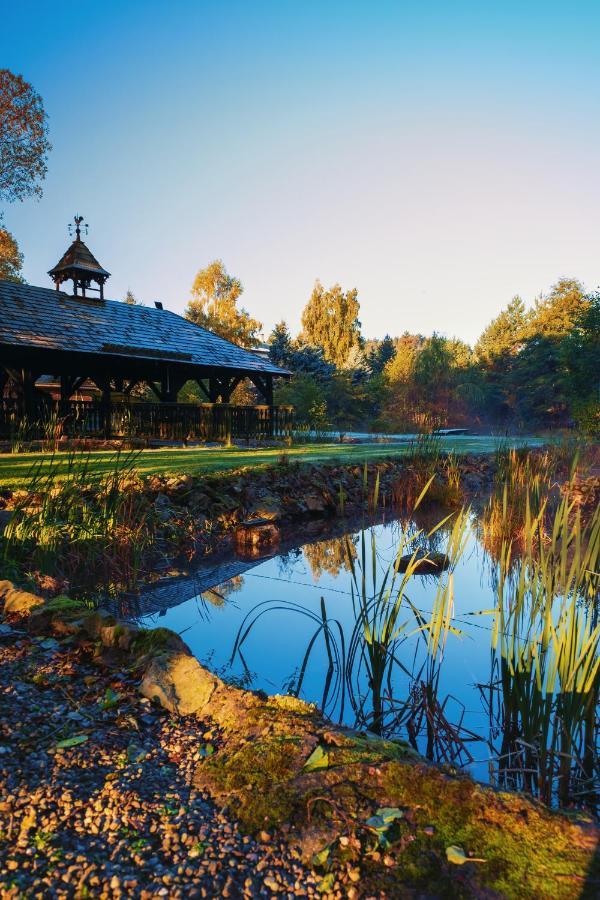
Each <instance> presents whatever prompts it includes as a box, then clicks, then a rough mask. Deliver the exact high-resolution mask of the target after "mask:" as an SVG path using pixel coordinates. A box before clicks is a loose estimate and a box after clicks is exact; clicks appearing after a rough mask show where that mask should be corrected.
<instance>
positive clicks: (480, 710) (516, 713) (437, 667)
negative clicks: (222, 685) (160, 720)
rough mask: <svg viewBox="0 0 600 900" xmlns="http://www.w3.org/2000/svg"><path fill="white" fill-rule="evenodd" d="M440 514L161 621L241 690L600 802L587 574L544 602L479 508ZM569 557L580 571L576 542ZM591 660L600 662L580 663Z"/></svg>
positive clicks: (363, 536)
mask: <svg viewBox="0 0 600 900" xmlns="http://www.w3.org/2000/svg"><path fill="white" fill-rule="evenodd" d="M439 522H440V513H439V512H438V513H437V514H436V512H435V511H431V510H428V511H427V514H426V515H425V514H420V515H419V516H413V517H404V518H401V519H396V520H394V521H391V522H386V523H383V524H378V525H375V526H372V527H370V528H365V529H360V528H356V527H355V528H352V529H350V530H349V531H348V533H347V534H345V535H340V534H334V535H333V536H332V537H330V538H327V539H323V537H322V536H319V539H318V540H316V541H313V542H312V543H306V544H304V545H302V546H300V547H290V548H289V549H287V550H286V551H285V552H283V553H280V554H279V555H277V556H276V557H273V558H272V559H268V560H264V561H261V562H260V563H259V564H256V563H253V564H252V565H248V567H247V568H246V569H245V570H244V571H243V572H238V574H236V575H234V576H233V577H232V578H230V579H227V580H226V581H225V582H224V584H221V585H218V586H215V587H214V588H211V589H206V587H205V586H204V588H203V591H202V592H201V594H200V596H202V597H203V598H204V600H205V601H207V602H205V603H204V606H203V610H204V615H203V617H202V618H200V617H199V616H198V614H197V604H198V596H199V594H198V593H196V595H195V596H194V597H193V598H191V599H189V600H187V599H185V598H184V602H182V603H181V604H179V605H177V606H172V607H171V608H169V609H167V610H165V611H164V612H162V615H161V621H160V624H161V625H167V626H168V627H171V628H174V629H175V630H177V631H179V632H182V633H184V637H185V639H186V641H187V642H188V643H189V645H190V646H191V647H192V649H193V651H194V652H195V653H196V655H197V656H198V658H199V659H200V660H201V661H203V662H205V663H206V664H207V665H209V666H210V667H211V668H212V669H214V670H215V671H217V672H218V673H219V674H220V675H221V676H222V677H225V678H227V679H229V680H232V681H234V682H235V683H237V684H242V685H243V686H245V687H253V688H260V689H262V690H265V691H267V692H268V693H275V692H282V691H283V692H288V693H291V694H294V695H295V696H299V697H302V698H304V699H307V700H310V701H312V702H315V703H317V704H318V705H319V706H320V707H321V708H322V709H323V711H324V712H325V713H326V715H327V716H329V717H330V718H331V719H333V720H335V721H339V722H343V723H346V724H348V725H350V726H353V727H358V728H363V729H369V730H372V731H376V732H378V733H380V734H383V735H385V736H388V737H394V736H396V737H402V738H403V739H405V740H407V741H409V742H410V743H411V744H412V746H413V747H415V748H416V749H418V750H419V752H421V753H423V754H424V755H425V756H427V757H428V758H429V759H431V760H435V761H437V762H440V763H444V764H447V765H451V766H455V767H466V768H468V769H470V770H471V771H472V772H473V774H474V775H475V776H476V777H478V778H481V779H485V780H491V781H493V782H494V783H497V784H499V785H500V786H503V787H511V788H519V789H522V790H528V791H530V792H531V793H533V794H535V795H537V796H539V797H540V798H541V799H543V800H545V801H546V802H552V801H553V800H555V799H556V798H557V797H560V800H561V802H563V803H565V802H574V803H577V802H581V800H582V799H583V800H585V801H586V802H588V803H590V804H592V803H593V800H594V793H595V791H596V789H597V779H598V728H597V718H596V713H597V700H598V663H597V660H598V644H599V642H600V630H598V629H597V623H596V618H595V613H594V614H592V609H593V608H594V605H593V604H591V605H590V603H589V602H588V603H587V604H585V603H584V604H582V602H581V597H580V592H579V588H578V586H577V585H575V584H574V583H572V582H571V583H570V587H569V589H568V590H567V595H568V596H567V597H566V598H565V597H562V598H561V597H560V596H558V595H557V596H556V597H555V598H554V599H552V601H551V602H550V603H549V604H548V603H546V604H544V603H542V600H541V598H542V595H543V592H544V590H545V588H544V585H543V583H542V582H543V577H545V576H544V575H543V572H541V571H540V570H539V569H535V566H533V564H532V565H531V566H530V570H531V571H529V570H528V572H525V573H524V572H523V569H522V567H521V568H519V567H516V568H515V567H514V566H513V565H512V564H511V565H505V564H504V563H505V562H507V561H505V560H503V559H502V556H501V555H500V557H499V558H496V559H494V558H493V556H492V555H490V554H489V553H488V552H487V551H486V549H485V547H484V546H483V545H482V542H481V540H480V539H479V538H480V534H481V532H480V526H479V523H478V521H477V519H476V517H474V516H472V515H470V514H468V513H467V514H464V515H463V516H462V517H461V516H460V515H458V514H456V515H454V516H452V517H451V518H449V519H448V520H447V521H446V522H445V523H444V524H442V525H441V526H439ZM436 526H438V527H436ZM338 527H339V523H338ZM599 534H600V530H599ZM559 549H560V548H556V547H555V551H557V550H559ZM436 553H437V554H444V555H445V556H447V557H448V567H447V569H446V570H445V571H442V572H436V573H434V572H431V573H429V574H427V575H423V574H420V573H419V572H418V570H417V569H416V567H415V566H412V568H411V566H410V565H409V566H408V569H406V568H405V569H404V571H401V568H400V566H398V565H397V560H398V558H399V557H403V558H406V557H408V559H409V561H410V559H411V558H412V559H414V560H417V559H418V558H419V556H420V555H422V554H430V555H432V554H436ZM566 558H567V555H566V554H565V559H566ZM568 558H569V559H570V565H571V568H572V567H573V558H574V557H573V551H571V552H570V555H569V557H568ZM230 564H231V563H230ZM589 564H590V560H589V559H587V561H586V562H585V565H586V566H588V567H589ZM565 565H566V563H565ZM555 569H556V561H554V563H553V567H552V570H553V571H554V570H555ZM536 572H537V574H536ZM534 576H535V577H534ZM557 577H558V576H557ZM560 577H566V575H565V573H563V575H562V576H560ZM536 579H537V580H536ZM552 590H555V589H554V588H552ZM211 591H212V599H211ZM578 598H579V599H578ZM515 609H518V615H517V614H515ZM207 610H208V614H207V612H206V611H207ZM548 610H550V611H549V612H548ZM544 616H545V618H544ZM143 621H144V624H146V625H151V624H153V623H154V622H156V623H157V624H158V621H157V616H156V615H151V616H146V617H143ZM544 622H546V625H547V627H548V633H549V634H550V637H548V638H547V640H546V643H545V644H543V640H542V639H543V627H544ZM549 623H551V626H552V629H554V631H553V632H552V633H550V625H549ZM569 639H570V640H571V643H570V644H569ZM569 653H570V655H571V657H572V660H571V661H572V663H573V665H572V666H571V669H569V671H567V669H568V667H566V664H565V660H566V658H567V656H568V654H569ZM583 657H585V665H586V666H587V667H588V668H587V669H585V670H583V669H582V666H583V663H582V664H581V665H579V664H578V665H575V664H574V663H575V662H576V661H577V659H580V658H581V659H583ZM582 671H583V674H582ZM553 672H554V673H555V675H554V676H552V673H553ZM569 672H571V675H569ZM573 672H574V674H573ZM580 676H581V677H580ZM569 677H572V678H574V679H575V680H574V681H572V682H569V681H568V679H569ZM553 679H554V680H553ZM584 681H585V683H584ZM565 728H566V730H567V732H568V733H565Z"/></svg>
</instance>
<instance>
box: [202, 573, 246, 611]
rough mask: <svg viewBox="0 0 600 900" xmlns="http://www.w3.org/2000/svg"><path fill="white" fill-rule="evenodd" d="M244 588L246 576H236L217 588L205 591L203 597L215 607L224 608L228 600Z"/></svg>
mask: <svg viewBox="0 0 600 900" xmlns="http://www.w3.org/2000/svg"><path fill="white" fill-rule="evenodd" d="M243 586H244V576H243V575H234V576H233V578H229V579H228V580H227V581H224V582H223V584H218V585H217V586H216V587H214V588H210V590H208V591H204V593H203V594H202V597H203V599H204V600H207V601H208V602H209V603H212V605H213V606H223V604H224V603H225V601H226V600H227V598H228V597H230V596H231V595H232V594H236V593H237V592H238V591H241V589H242V588H243Z"/></svg>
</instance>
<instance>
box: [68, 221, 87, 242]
mask: <svg viewBox="0 0 600 900" xmlns="http://www.w3.org/2000/svg"><path fill="white" fill-rule="evenodd" d="M73 221H74V222H75V235H76V239H77V240H80V236H81V226H82V225H83V227H84V228H85V233H86V234H87V233H88V226H87V222H84V221H83V216H80V215H77V216H75V217H74V218H73ZM68 229H69V237H73V225H72V224H71V223H70V222H69V225H68Z"/></svg>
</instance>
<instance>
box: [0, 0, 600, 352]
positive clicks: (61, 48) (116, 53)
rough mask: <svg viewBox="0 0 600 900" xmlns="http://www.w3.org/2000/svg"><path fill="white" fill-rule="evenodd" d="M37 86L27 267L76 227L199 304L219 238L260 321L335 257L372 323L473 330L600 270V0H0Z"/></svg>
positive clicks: (18, 208)
mask: <svg viewBox="0 0 600 900" xmlns="http://www.w3.org/2000/svg"><path fill="white" fill-rule="evenodd" d="M0 21H1V22H2V28H1V31H0V66H2V67H6V68H9V69H11V70H12V71H14V72H18V73H20V74H22V75H23V76H24V77H25V78H26V79H27V80H28V81H30V82H31V83H32V84H33V85H34V87H35V88H36V90H37V91H38V92H39V93H40V94H41V95H42V97H43V100H44V104H45V107H46V110H47V112H48V116H49V128H50V139H51V141H52V144H53V149H52V152H51V155H50V158H49V171H48V176H47V178H46V181H45V184H44V194H43V197H42V199H41V200H39V201H37V200H27V201H25V202H23V203H18V204H16V203H14V204H10V205H7V206H6V207H4V208H3V210H1V211H3V212H4V221H5V225H6V227H8V228H9V230H11V231H12V232H13V233H14V235H15V237H16V238H17V240H18V242H19V245H20V247H21V249H22V251H23V253H24V255H25V266H24V274H25V277H26V278H27V280H28V281H29V282H30V283H31V284H37V285H48V286H50V285H51V282H50V280H49V278H48V276H47V274H46V273H47V270H48V269H49V268H51V267H52V266H53V265H54V264H55V263H56V262H57V261H58V259H59V257H60V256H61V255H62V253H63V252H64V250H65V249H66V247H67V245H68V243H69V237H68V233H67V227H66V226H67V223H68V222H69V221H70V220H72V217H73V215H74V214H75V213H81V214H83V215H84V216H85V218H86V219H87V221H88V222H89V234H88V237H87V238H86V241H87V243H88V246H89V247H90V249H91V250H92V252H93V253H94V254H95V255H96V257H97V258H98V260H99V262H100V263H101V265H103V266H104V267H105V268H106V269H108V270H109V271H110V272H111V273H112V277H111V278H110V280H109V282H108V284H107V286H106V294H107V296H109V297H114V298H122V297H123V296H124V294H125V292H126V291H127V290H128V289H131V290H132V291H133V292H134V294H135V295H136V296H137V297H138V298H139V299H140V300H142V301H144V302H145V303H147V304H149V303H152V302H153V301H154V300H157V299H159V300H162V302H163V304H164V305H165V307H166V308H169V309H171V310H173V311H175V312H183V310H184V308H185V305H186V303H187V300H188V299H189V296H190V288H191V284H192V282H193V279H194V275H195V273H196V271H197V270H198V269H200V268H202V267H204V266H205V265H207V264H208V263H209V262H210V261H211V260H213V259H215V258H221V259H223V261H224V263H225V265H226V267H227V269H228V271H229V272H230V273H231V274H234V275H236V276H238V277H239V278H240V279H241V281H242V283H243V285H244V295H243V298H242V302H243V305H244V306H245V307H246V308H247V309H248V310H249V311H250V312H251V314H252V315H253V316H254V317H256V318H258V319H260V320H261V321H262V322H263V323H264V332H265V335H268V333H269V331H270V330H271V328H272V327H273V325H274V324H275V323H276V322H278V321H280V320H281V319H282V318H284V319H285V320H286V321H287V322H288V324H289V325H290V327H291V329H292V331H293V332H296V331H297V330H298V328H299V326H300V317H301V312H302V307H303V306H304V304H305V303H306V301H307V299H308V297H309V296H310V292H311V290H312V287H313V284H314V281H315V279H316V278H319V279H320V280H321V281H322V283H323V284H325V285H326V286H329V285H331V284H334V283H335V282H339V283H340V284H341V285H342V287H343V288H344V289H350V288H354V287H356V288H357V289H358V292H359V300H360V304H361V314H360V318H361V321H362V324H363V333H364V334H365V336H367V337H382V336H383V335H384V334H385V333H386V332H387V333H390V334H392V335H398V334H401V333H402V332H404V331H406V330H408V331H410V332H420V333H423V334H431V333H432V332H433V331H434V330H435V331H437V332H440V333H442V334H446V335H448V336H458V337H460V338H463V339H464V340H467V341H469V342H474V341H475V340H476V338H477V336H478V335H479V334H480V332H481V331H482V329H483V328H484V327H485V325H486V324H487V323H488V322H489V321H490V320H491V319H492V318H493V317H494V316H495V315H497V313H498V312H499V311H500V309H501V308H502V307H504V306H505V305H506V304H507V303H508V301H509V300H510V299H511V297H512V296H514V295H515V294H520V295H521V296H522V297H523V299H524V300H525V301H526V302H528V303H529V302H532V301H533V299H534V298H535V297H536V296H537V295H539V293H540V292H547V291H548V290H549V289H550V287H551V286H552V284H553V283H555V282H556V281H557V280H558V278H559V277H561V276H572V277H576V278H579V279H580V280H581V281H582V282H583V283H584V285H585V286H586V287H587V288H589V289H593V288H595V287H597V285H598V283H600V174H599V173H600V166H599V152H600V102H599V101H600V54H598V52H597V48H598V45H599V40H600V4H599V3H597V2H578V0H573V2H570V3H567V2H560V3H555V2H553V0H545V2H536V0H531V2H525V3H523V2H522V0H521V2H518V3H516V2H512V0H506V2H503V3H482V2H481V0H479V2H473V3H471V2H460V0H454V2H448V0H444V2H435V0H420V2H416V0H415V2H410V3H403V2H400V0H396V2H378V0H370V2H352V0H344V2H337V0H329V2H328V0H319V2H313V0H301V2H300V0H297V2H292V0H277V2H260V0H242V2H233V0H215V2H202V0H195V2H188V0H162V2H156V0H120V2H113V0H102V2H96V0H78V2H71V0H53V2H51V3H50V2H47V0H37V2H31V0H18V2H15V0H0Z"/></svg>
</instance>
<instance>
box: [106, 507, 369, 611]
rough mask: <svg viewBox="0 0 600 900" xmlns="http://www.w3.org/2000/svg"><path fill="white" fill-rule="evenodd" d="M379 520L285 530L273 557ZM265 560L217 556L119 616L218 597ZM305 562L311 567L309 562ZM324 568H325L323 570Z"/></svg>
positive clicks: (147, 590)
mask: <svg viewBox="0 0 600 900" xmlns="http://www.w3.org/2000/svg"><path fill="white" fill-rule="evenodd" d="M382 520H383V517H382V515H381V514H379V515H378V516H377V517H373V516H369V517H368V518H367V517H365V518H364V519H362V518H360V519H359V518H356V519H324V520H313V521H309V522H305V523H303V525H302V531H300V530H299V529H298V526H297V525H296V526H294V530H293V531H292V530H291V529H290V530H288V533H287V534H286V533H285V530H284V533H283V535H282V540H281V542H280V545H279V547H278V548H277V553H276V554H273V555H276V556H280V555H284V554H286V553H288V552H290V551H291V550H294V549H296V548H297V547H301V546H306V545H310V546H314V545H316V544H318V543H320V542H323V541H328V540H335V541H339V540H340V538H342V537H343V536H345V535H347V534H348V533H349V532H352V531H354V530H358V529H360V528H361V527H364V526H369V525H375V524H379V523H381V522H382ZM267 558H269V557H264V556H263V557H262V558H260V559H241V558H237V557H235V556H234V555H233V550H232V551H230V552H229V553H228V554H227V556H225V555H224V554H220V555H219V556H218V557H213V562H212V563H208V564H207V563H204V564H202V565H199V566H198V567H196V568H195V569H194V570H193V571H191V572H189V574H186V575H181V576H173V577H170V578H164V579H161V580H160V581H158V582H157V583H155V584H153V585H149V586H147V587H144V588H142V590H141V592H140V594H139V595H136V596H133V595H132V596H127V597H126V598H122V599H121V601H120V602H119V612H120V614H121V615H124V616H127V617H129V618H136V619H137V618H141V617H142V616H149V615H153V614H156V613H158V614H160V613H161V612H165V611H166V610H168V609H172V608H173V607H175V606H179V605H180V604H181V603H185V602H186V601H187V600H192V599H193V598H194V597H199V596H200V595H201V594H203V593H206V592H208V591H211V590H213V589H215V590H216V592H217V593H219V585H222V584H224V582H226V581H229V580H230V579H231V578H236V577H238V576H241V575H244V574H245V573H246V572H249V571H250V570H251V569H254V568H256V567H257V566H258V565H260V564H261V563H262V562H264V561H265V559H267ZM308 562H309V565H310V564H311V561H310V560H309V561H308ZM311 568H312V566H311ZM326 568H327V567H326V566H324V570H325V569H326ZM313 573H314V569H313Z"/></svg>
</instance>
